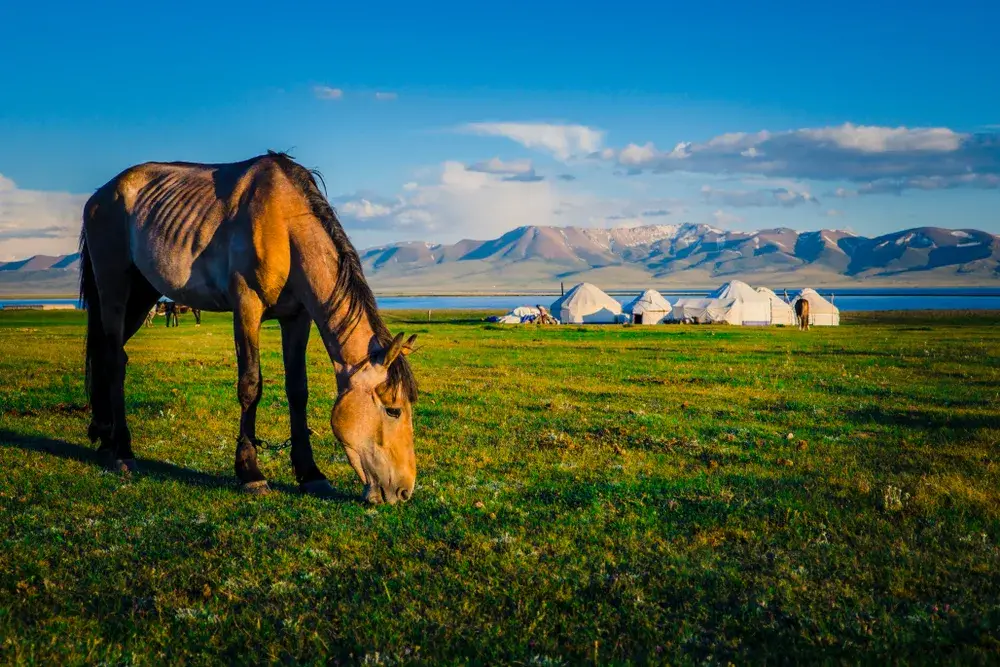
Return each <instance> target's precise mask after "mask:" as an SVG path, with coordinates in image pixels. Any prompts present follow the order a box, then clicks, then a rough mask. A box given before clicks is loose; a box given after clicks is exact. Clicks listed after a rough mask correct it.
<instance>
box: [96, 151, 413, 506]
mask: <svg viewBox="0 0 1000 667" xmlns="http://www.w3.org/2000/svg"><path fill="white" fill-rule="evenodd" d="M317 179H318V181H319V182H322V180H323V179H322V176H321V175H320V174H319V172H317V171H314V170H308V169H306V168H305V167H303V166H302V165H300V164H299V163H297V162H296V161H295V160H294V159H293V158H292V157H291V156H289V155H287V154H285V153H276V152H273V151H268V152H267V153H266V154H263V155H258V156H256V157H253V158H250V159H248V160H244V161H242V162H231V163H218V164H204V163H193V162H145V163H142V164H136V165H134V166H131V167H128V168H127V169H125V170H124V171H122V172H121V173H119V174H118V175H116V176H115V177H114V178H112V179H111V180H109V181H108V182H107V183H105V184H104V185H102V186H101V187H100V188H98V189H97V191H96V192H95V193H94V194H93V195H92V196H91V197H90V198H89V199H88V201H87V203H86V204H85V205H84V209H83V225H82V229H81V232H80V257H81V269H80V274H81V280H80V301H81V305H82V306H83V307H84V308H86V311H87V333H86V371H85V380H86V383H85V385H86V390H87V392H88V396H89V398H90V408H91V421H90V425H89V427H88V429H87V434H88V437H89V439H90V441H91V443H96V442H98V441H100V446H99V451H102V452H104V454H105V455H106V457H107V461H108V465H109V467H111V468H112V469H113V470H117V471H119V472H121V473H122V474H130V473H131V472H132V471H133V470H134V469H135V454H134V453H133V450H132V436H131V433H130V431H129V428H128V424H127V422H126V414H125V393H124V381H125V366H126V362H127V360H128V356H127V355H126V353H125V348H124V346H125V343H126V342H127V341H128V340H129V339H130V338H131V337H132V336H133V335H134V334H135V333H136V331H137V330H138V329H139V328H140V327H141V326H142V322H143V319H144V318H145V316H146V314H147V313H148V312H149V309H150V307H151V306H153V305H154V304H155V303H156V302H157V301H158V300H159V299H160V298H161V297H162V296H166V297H167V298H169V299H173V300H174V301H177V302H182V303H185V304H189V305H190V306H192V307H195V308H198V309H200V310H206V311H210V312H231V313H233V338H234V342H235V345H236V353H237V367H238V380H237V386H236V398H237V401H238V403H239V406H240V421H239V435H238V437H237V441H236V456H235V466H234V467H235V472H236V477H237V479H238V480H239V481H241V482H242V485H243V486H242V488H243V489H244V490H245V491H247V492H249V493H252V494H264V493H267V492H268V491H269V487H268V484H267V480H266V479H265V477H264V475H263V474H262V473H261V471H260V468H259V466H258V460H257V449H258V446H259V444H260V441H259V440H258V438H257V435H256V416H257V405H258V403H259V402H260V398H261V391H262V387H263V379H262V377H261V369H260V352H259V338H260V328H261V323H262V322H263V321H265V320H272V319H276V320H278V322H279V324H280V328H281V343H282V356H283V360H284V366H285V392H286V394H287V396H288V406H289V415H290V422H291V438H290V441H291V461H292V467H293V469H294V472H295V477H296V480H297V482H298V484H299V489H300V491H301V492H303V493H308V494H313V495H317V496H321V497H333V496H335V495H336V494H335V492H334V490H333V487H332V486H331V485H330V482H329V481H328V480H327V478H326V476H325V475H323V473H322V472H321V471H320V470H319V468H318V467H317V465H316V463H315V460H314V458H313V451H312V446H311V444H310V440H309V433H310V430H309V427H308V425H307V423H306V403H307V400H308V394H309V391H308V384H307V381H306V347H307V344H308V342H309V335H310V329H311V328H312V325H313V324H315V325H316V327H317V329H318V330H319V335H320V338H321V339H322V341H323V345H324V347H325V348H326V352H327V355H328V356H329V358H330V362H331V364H332V365H333V369H334V375H335V377H336V385H337V396H336V399H335V401H334V403H333V407H332V409H331V411H330V427H331V430H332V432H333V435H334V437H335V438H336V439H337V440H338V441H339V442H340V444H341V446H342V447H343V449H344V452H345V453H346V455H347V459H348V462H349V463H350V465H351V467H352V468H353V470H354V472H355V473H356V475H357V477H358V478H359V479H360V481H361V483H362V485H363V491H362V497H363V498H364V499H365V500H367V501H368V502H370V503H380V502H384V503H389V504H393V503H395V502H397V501H404V502H405V501H407V500H409V499H410V497H411V496H412V494H413V489H414V485H415V482H416V459H415V454H414V448H413V406H414V405H415V403H416V400H417V384H416V380H415V378H414V376H413V372H412V369H411V367H410V365H409V361H408V359H407V356H408V355H409V354H410V353H411V352H412V351H413V350H414V349H415V348H414V341H415V339H416V336H415V335H414V336H410V338H409V339H407V340H405V341H404V335H403V334H402V333H399V334H397V335H396V336H395V337H393V336H392V335H391V334H390V332H389V329H388V327H387V326H386V324H385V322H384V321H383V319H382V317H381V315H380V313H379V311H378V308H377V306H376V303H375V297H374V295H373V294H372V291H371V289H370V287H369V286H368V284H367V282H366V280H365V277H364V273H363V271H362V267H361V261H360V259H359V257H358V253H357V251H356V250H355V248H354V246H353V245H352V244H351V241H350V239H349V238H348V236H347V234H346V233H345V232H344V229H343V227H342V226H341V224H340V221H339V220H338V218H337V215H336V213H335V212H334V210H333V208H332V207H331V206H330V204H329V202H328V201H327V199H326V196H325V195H324V194H323V193H321V192H320V190H319V185H318V181H317ZM324 187H325V185H324Z"/></svg>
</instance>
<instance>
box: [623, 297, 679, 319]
mask: <svg viewBox="0 0 1000 667" xmlns="http://www.w3.org/2000/svg"><path fill="white" fill-rule="evenodd" d="M622 312H623V313H624V314H625V315H626V316H627V317H628V320H627V321H631V322H632V324H662V323H663V322H664V321H665V320H666V319H667V318H668V317H669V316H670V303H669V302H668V301H667V300H666V299H664V298H663V295H662V294H660V293H659V292H657V291H656V290H655V289H648V290H646V291H645V292H643V293H642V294H640V295H639V296H637V297H635V298H634V299H632V300H631V301H629V302H628V303H626V304H625V305H624V306H622Z"/></svg>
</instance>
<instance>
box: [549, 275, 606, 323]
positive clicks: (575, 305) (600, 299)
mask: <svg viewBox="0 0 1000 667" xmlns="http://www.w3.org/2000/svg"><path fill="white" fill-rule="evenodd" d="M551 311H552V314H553V315H554V316H555V317H557V318H559V321H560V322H562V323H563V324H610V323H614V322H618V321H620V320H621V313H622V305H621V304H620V303H618V302H617V301H616V300H614V299H613V298H611V297H610V296H608V295H607V294H605V293H604V292H603V291H601V289H600V288H599V287H597V286H595V285H591V284H590V283H580V284H579V285H575V286H574V287H573V289H571V290H570V291H568V292H566V294H564V295H563V296H561V297H559V299H557V300H556V301H555V302H554V303H553V304H552V308H551Z"/></svg>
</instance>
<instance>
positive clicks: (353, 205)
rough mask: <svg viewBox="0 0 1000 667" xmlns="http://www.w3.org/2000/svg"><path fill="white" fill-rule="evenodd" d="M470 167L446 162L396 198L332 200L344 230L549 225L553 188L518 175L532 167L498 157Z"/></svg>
mask: <svg viewBox="0 0 1000 667" xmlns="http://www.w3.org/2000/svg"><path fill="white" fill-rule="evenodd" d="M500 165H504V167H507V168H506V169H505V168H502V167H501V166H500ZM472 167H473V168H470V167H469V166H467V165H465V164H462V163H461V162H446V163H444V165H442V167H441V169H440V172H439V174H438V180H437V182H435V183H431V184H428V185H417V186H416V187H411V188H410V189H406V190H404V192H403V194H402V195H400V196H399V197H398V198H396V199H393V200H389V199H381V200H380V199H376V198H374V197H372V196H365V197H358V196H356V195H355V196H349V197H341V198H339V200H335V201H334V204H335V206H336V207H337V210H338V213H339V214H340V217H341V220H342V222H343V223H344V225H345V226H346V227H347V228H348V229H349V230H356V231H366V232H369V231H379V232H386V231H389V232H393V233H394V235H395V236H397V237H410V238H435V239H440V238H443V237H448V236H455V235H459V234H461V235H462V236H468V235H473V236H476V235H479V236H481V237H489V236H492V235H496V234H497V233H499V232H502V231H507V230H509V229H510V228H511V227H515V226H518V225H521V224H543V225H544V224H554V220H555V218H554V215H555V214H554V213H553V211H554V210H555V209H556V208H557V207H558V204H559V196H558V194H557V193H556V192H555V190H554V189H553V188H552V186H551V185H550V184H549V183H547V182H546V181H543V180H524V179H522V178H518V177H523V176H530V175H531V174H532V173H533V171H530V172H519V171H518V170H519V169H520V166H515V167H510V165H509V163H501V162H499V161H496V162H493V161H486V162H484V163H478V164H477V165H472ZM475 167H480V169H476V168H475Z"/></svg>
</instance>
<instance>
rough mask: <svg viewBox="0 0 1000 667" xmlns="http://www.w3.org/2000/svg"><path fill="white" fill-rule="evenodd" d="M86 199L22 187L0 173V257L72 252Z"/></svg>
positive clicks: (11, 257) (4, 258)
mask: <svg viewBox="0 0 1000 667" xmlns="http://www.w3.org/2000/svg"><path fill="white" fill-rule="evenodd" d="M87 198H88V195H82V194H70V193H68V192H50V191H44V190H24V189H21V188H18V187H17V185H15V183H14V181H12V180H11V179H9V178H6V177H4V176H3V175H2V174H0V260H3V261H6V260H11V259H23V258H25V257H30V256H31V255H39V254H45V255H62V254H65V253H70V252H75V251H76V247H77V239H78V238H79V235H80V226H81V224H82V219H83V205H84V204H85V203H86V202H87Z"/></svg>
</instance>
